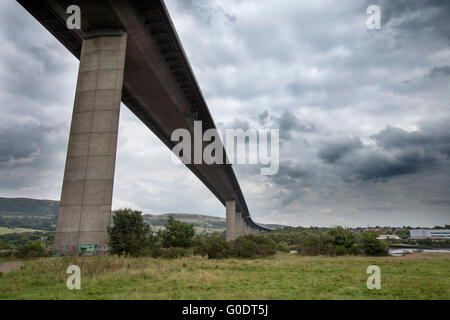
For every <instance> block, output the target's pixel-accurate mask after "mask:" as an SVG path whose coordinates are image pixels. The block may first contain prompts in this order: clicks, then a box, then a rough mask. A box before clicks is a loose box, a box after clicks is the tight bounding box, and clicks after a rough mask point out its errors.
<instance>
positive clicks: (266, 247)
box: [230, 234, 277, 258]
mask: <svg viewBox="0 0 450 320" xmlns="http://www.w3.org/2000/svg"><path fill="white" fill-rule="evenodd" d="M230 245H231V255H232V256H234V257H237V258H254V257H267V256H270V255H274V254H275V253H276V252H277V244H276V243H275V242H274V241H273V240H272V239H270V238H269V237H266V236H264V235H257V234H249V235H245V236H241V237H238V238H236V239H235V240H234V241H231V243H230Z"/></svg>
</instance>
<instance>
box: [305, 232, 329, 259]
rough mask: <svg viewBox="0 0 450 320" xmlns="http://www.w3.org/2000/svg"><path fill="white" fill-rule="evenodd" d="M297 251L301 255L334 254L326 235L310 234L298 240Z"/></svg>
mask: <svg viewBox="0 0 450 320" xmlns="http://www.w3.org/2000/svg"><path fill="white" fill-rule="evenodd" d="M297 252H298V254H299V255H302V256H318V255H335V253H336V250H335V248H333V246H332V245H331V243H330V237H329V236H328V235H310V236H306V237H303V238H301V239H300V240H299V243H298V246H297Z"/></svg>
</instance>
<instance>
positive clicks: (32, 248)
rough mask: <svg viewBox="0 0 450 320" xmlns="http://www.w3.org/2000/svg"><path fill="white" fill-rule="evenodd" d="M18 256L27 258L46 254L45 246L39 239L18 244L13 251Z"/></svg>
mask: <svg viewBox="0 0 450 320" xmlns="http://www.w3.org/2000/svg"><path fill="white" fill-rule="evenodd" d="M15 256H16V257H18V258H23V259H29V258H38V257H45V256H47V254H46V252H45V248H44V246H43V245H42V243H41V241H35V242H33V243H32V244H29V245H25V246H19V247H18V248H17V251H16V253H15Z"/></svg>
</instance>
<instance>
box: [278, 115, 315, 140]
mask: <svg viewBox="0 0 450 320" xmlns="http://www.w3.org/2000/svg"><path fill="white" fill-rule="evenodd" d="M271 119H272V122H273V124H274V125H275V126H277V127H278V128H279V129H280V139H282V140H289V139H291V134H292V133H293V132H312V131H315V130H316V127H315V126H314V124H312V123H309V122H307V121H303V120H301V119H299V118H298V117H296V116H295V115H294V114H293V113H291V112H290V111H287V110H284V111H283V112H282V113H281V115H280V116H272V117H271Z"/></svg>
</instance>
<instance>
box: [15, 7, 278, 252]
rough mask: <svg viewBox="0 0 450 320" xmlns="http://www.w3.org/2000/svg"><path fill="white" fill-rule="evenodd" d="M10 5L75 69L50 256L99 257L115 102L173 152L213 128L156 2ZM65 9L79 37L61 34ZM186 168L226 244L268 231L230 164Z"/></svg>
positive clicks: (106, 220) (105, 218) (64, 30)
mask: <svg viewBox="0 0 450 320" xmlns="http://www.w3.org/2000/svg"><path fill="white" fill-rule="evenodd" d="M17 1H18V2H19V3H20V4H21V5H22V6H23V7H24V8H25V9H26V10H27V11H28V12H29V13H30V14H31V15H32V16H33V17H35V18H36V19H37V20H38V21H39V22H40V23H41V24H42V25H43V26H44V27H45V28H46V29H47V30H48V31H49V32H50V33H52V34H53V36H54V37H55V38H57V39H58V40H59V41H60V42H61V43H62V44H63V45H64V46H65V47H66V48H67V49H68V50H69V51H70V52H71V53H72V54H73V55H74V56H75V57H77V58H78V59H79V60H80V67H79V73H78V81H77V88H76V94H75V102H74V109H73V116H72V124H71V129H70V130H71V131H70V138H69V147H68V152H67V159H66V167H65V173H64V182H63V188H62V193H61V203H60V209H59V215H58V223H57V227H56V236H55V244H54V254H56V255H59V254H65V253H77V254H78V253H79V251H80V248H81V247H83V248H84V247H86V246H90V247H94V248H95V251H98V252H104V251H106V249H107V241H108V233H107V227H108V225H109V222H110V215H111V203H112V190H113V180H114V168H115V159H116V146H117V134H118V124H119V111H120V102H123V103H124V104H125V105H126V106H127V107H128V108H129V109H130V110H131V111H132V112H133V113H134V114H135V115H136V116H137V117H138V118H139V119H140V120H141V121H142V122H143V123H144V124H145V125H146V126H147V127H148V128H149V129H150V130H152V131H153V132H154V133H155V134H156V136H157V137H158V138H159V139H160V140H161V141H162V142H163V143H164V144H165V145H166V146H167V147H169V148H170V149H171V150H172V148H173V147H174V146H175V144H176V143H175V142H173V141H171V139H170V138H171V135H172V132H173V131H174V130H176V129H179V128H184V129H187V130H189V131H190V133H191V134H192V135H194V121H202V127H203V132H204V131H206V130H207V129H214V128H216V126H215V123H214V120H213V118H212V116H211V114H210V112H209V109H208V106H207V105H206V102H205V99H204V97H203V95H202V92H201V90H200V88H199V85H198V83H197V81H196V79H195V76H194V73H193V71H192V69H191V66H190V64H189V61H188V59H187V57H186V54H185V52H184V50H183V47H182V45H181V42H180V39H179V38H178V35H177V33H176V31H175V27H174V25H173V23H172V21H171V19H170V16H169V13H168V11H167V8H166V7H165V5H164V2H163V1H162V0H128V1H127V0H109V1H108V0H67V1H66V0H17ZM71 5H77V6H78V7H79V8H80V9H81V28H80V29H74V30H69V29H68V27H67V23H66V22H67V19H68V17H69V16H70V14H68V13H67V8H68V7H69V6H71ZM204 147H205V146H203V148H204ZM191 149H194V148H191ZM224 157H226V153H225V150H224ZM186 166H187V167H188V168H189V169H190V170H191V171H192V172H193V173H194V174H195V175H196V176H197V177H198V178H199V179H200V181H202V182H203V183H204V184H205V185H206V186H207V187H208V188H209V190H210V191H211V192H212V193H213V194H214V195H215V196H216V197H217V198H218V199H219V201H220V202H221V203H222V204H223V205H224V206H225V207H226V220H227V239H228V240H232V239H235V238H236V237H238V236H240V235H244V234H249V233H255V232H262V231H270V229H268V228H265V227H263V226H261V225H258V224H257V223H255V222H254V221H253V220H252V219H251V218H250V214H249V210H248V207H247V204H246V202H245V198H244V196H243V194H242V191H241V188H240V186H239V183H238V181H237V179H236V176H235V174H234V172H233V169H232V166H231V165H230V164H226V163H225V164H212V165H207V164H187V165H186Z"/></svg>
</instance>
